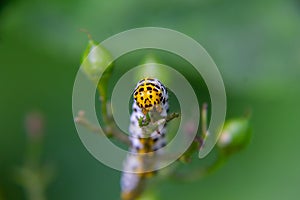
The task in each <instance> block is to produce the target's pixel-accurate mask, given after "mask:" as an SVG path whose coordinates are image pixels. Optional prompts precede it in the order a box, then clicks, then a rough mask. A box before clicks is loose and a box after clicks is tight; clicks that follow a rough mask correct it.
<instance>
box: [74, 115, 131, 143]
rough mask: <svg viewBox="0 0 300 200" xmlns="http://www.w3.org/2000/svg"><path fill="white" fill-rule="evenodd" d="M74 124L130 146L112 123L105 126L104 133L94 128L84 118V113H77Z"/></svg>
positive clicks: (127, 139) (128, 141)
mask: <svg viewBox="0 0 300 200" xmlns="http://www.w3.org/2000/svg"><path fill="white" fill-rule="evenodd" d="M75 122H76V123H78V124H80V125H82V126H84V127H85V128H87V129H88V130H90V131H91V132H94V133H98V134H100V133H102V132H103V133H104V135H106V136H107V137H114V138H116V139H118V140H120V141H121V142H123V143H124V144H126V145H130V144H131V142H130V140H129V138H128V136H127V135H125V134H123V132H121V131H120V130H119V129H118V128H117V127H116V126H115V125H114V123H112V122H111V123H110V124H109V125H107V126H106V127H105V130H104V131H101V129H100V128H99V127H97V126H95V125H94V124H92V123H91V122H90V121H89V120H88V119H86V117H85V113H84V111H82V110H81V111H79V112H78V115H77V117H76V118H75Z"/></svg>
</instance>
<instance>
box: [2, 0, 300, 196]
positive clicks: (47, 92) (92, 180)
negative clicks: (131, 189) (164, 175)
mask: <svg viewBox="0 0 300 200" xmlns="http://www.w3.org/2000/svg"><path fill="white" fill-rule="evenodd" d="M0 9H1V10H0V58H1V59H0V60H1V63H0V66H1V67H0V81H1V84H0V91H1V95H0V102H1V103H0V111H1V115H0V199H26V198H25V195H24V191H23V189H22V187H20V186H19V185H18V184H16V182H15V180H14V179H15V178H14V176H15V175H14V169H15V168H16V167H18V166H22V164H23V163H24V159H25V157H24V152H25V150H26V143H27V136H26V131H25V129H24V118H25V116H26V114H27V113H28V112H32V111H39V112H41V113H42V114H43V115H44V118H45V136H44V137H45V138H44V139H45V140H44V145H43V154H42V162H44V163H48V162H49V163H53V165H54V166H55V169H56V175H55V178H54V180H53V182H52V183H51V184H50V185H49V187H48V188H47V191H46V194H47V198H48V199H118V198H119V178H120V172H117V171H115V170H113V169H110V168H108V167H106V166H104V165H103V164H101V163H100V162H98V161H97V160H96V159H94V158H93V157H92V156H91V155H90V154H89V153H88V151H87V150H86V149H85V147H84V146H83V145H82V143H81V141H80V139H79V137H78V135H77V133H76V130H75V127H74V122H73V117H72V111H71V108H72V101H71V100H72V87H73V81H74V78H75V75H76V72H77V70H78V68H79V66H80V58H81V55H82V53H83V51H84V49H85V47H86V45H87V37H86V35H85V34H83V33H81V32H80V31H79V29H80V28H86V29H88V30H89V31H90V32H91V34H92V35H93V37H94V39H95V40H98V41H102V40H104V39H106V38H107V37H109V36H111V35H113V34H116V33H118V32H120V31H124V30H127V29H130V28H136V27H144V26H159V27H166V28H171V29H174V30H177V31H180V32H183V33H185V34H187V35H189V36H191V37H193V38H194V39H196V40H197V41H198V42H199V43H201V44H202V45H203V46H204V47H205V48H206V50H207V51H208V52H209V54H210V55H211V56H212V58H213V59H214V61H215V62H216V64H217V65H218V67H219V70H220V72H221V74H222V76H223V79H224V83H225V86H226V90H227V98H228V108H227V109H228V111H227V116H228V117H235V116H240V115H242V114H243V113H244V111H245V109H251V110H252V113H253V114H252V119H251V123H252V128H253V138H252V141H251V144H250V145H249V146H248V148H247V149H246V150H244V151H242V152H240V153H238V154H236V155H234V156H233V157H232V158H231V159H230V160H229V162H228V163H227V164H226V165H225V166H224V167H223V168H221V169H220V170H219V171H218V172H217V173H214V174H213V175H211V176H208V177H205V178H204V179H202V180H199V181H197V182H193V183H189V184H180V183H176V182H172V181H165V182H161V183H160V184H159V185H157V188H158V189H159V195H160V197H161V199H206V200H207V199H230V200H232V199H244V200H248V199H249V200H250V199H251V200H252V199H263V200H266V199H270V200H271V199H272V200H274V199H278V200H279V199H299V198H300V190H299V186H300V159H299V147H298V146H299V141H300V134H299V131H298V126H299V119H300V106H299V103H300V86H299V80H300V1H297V0H273V1H272V0H265V1H261V0H254V1H238V0H230V1H221V0H212V1H209V0H202V1H196V0H187V1H179V0H176V1H172V2H171V1H159V0H152V1H138V0H128V1H121V0H120V1H98V0H86V1H83V0H77V1H71V0H63V1H61V0H52V1H50V0H45V1H37V0H28V1H20V0H12V1H9V0H7V1H1V7H0ZM174 42H176V41H174ZM141 60H142V59H141Z"/></svg>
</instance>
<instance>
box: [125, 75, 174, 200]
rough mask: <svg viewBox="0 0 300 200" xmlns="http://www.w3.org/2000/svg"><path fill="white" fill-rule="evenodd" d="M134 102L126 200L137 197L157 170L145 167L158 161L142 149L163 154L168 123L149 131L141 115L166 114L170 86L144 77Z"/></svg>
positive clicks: (126, 171)
mask: <svg viewBox="0 0 300 200" xmlns="http://www.w3.org/2000/svg"><path fill="white" fill-rule="evenodd" d="M133 98H134V102H133V105H132V114H131V117H130V125H129V132H130V136H129V138H130V141H131V147H130V149H129V151H130V152H132V153H135V154H128V156H127V158H126V160H125V161H124V167H123V169H124V170H123V171H124V172H123V174H122V177H121V197H122V199H123V200H130V199H134V198H135V197H136V196H138V195H139V191H141V189H140V188H139V187H142V186H143V181H144V179H145V178H146V177H151V176H152V175H153V173H154V172H153V171H150V172H147V171H145V169H147V168H148V169H149V168H153V166H154V165H155V164H156V163H155V161H153V159H152V160H151V159H150V162H149V160H144V159H142V158H141V156H139V155H138V153H150V152H152V153H153V155H158V154H162V153H163V152H162V149H161V148H162V147H164V146H165V145H166V142H167V141H166V123H162V124H159V125H158V126H157V128H156V129H155V130H154V131H151V132H150V134H149V133H148V134H146V133H145V130H144V129H142V128H141V127H140V126H139V119H140V118H141V117H142V118H145V117H146V115H148V114H149V115H150V116H151V118H152V119H153V118H154V119H155V118H158V119H159V118H166V117H167V113H168V111H169V104H168V91H167V89H166V87H165V86H164V85H163V84H162V83H161V82H160V81H159V80H157V79H155V78H145V79H142V80H140V81H139V82H138V83H137V85H136V87H135V89H134V92H133Z"/></svg>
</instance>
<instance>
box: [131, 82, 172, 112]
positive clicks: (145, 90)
mask: <svg viewBox="0 0 300 200" xmlns="http://www.w3.org/2000/svg"><path fill="white" fill-rule="evenodd" d="M166 93H167V90H166V88H165V86H164V85H163V84H162V83H161V82H160V81H159V80H157V79H154V78H145V79H142V80H140V81H139V82H138V84H137V86H136V88H135V90H134V92H133V98H134V101H135V102H136V104H137V105H138V106H139V107H140V108H141V109H142V112H143V114H147V113H148V112H149V111H150V110H152V109H153V108H154V107H155V108H156V109H157V110H158V111H159V110H160V108H161V103H165V101H166V99H165V96H166Z"/></svg>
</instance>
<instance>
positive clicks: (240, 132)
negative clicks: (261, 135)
mask: <svg viewBox="0 0 300 200" xmlns="http://www.w3.org/2000/svg"><path fill="white" fill-rule="evenodd" d="M251 135H252V131H251V128H250V124H249V119H248V118H237V119H231V120H228V121H226V122H225V125H224V128H223V130H222V133H221V135H220V138H219V140H218V143H217V145H218V148H219V149H220V150H221V151H222V152H223V153H225V154H227V155H229V154H232V153H234V152H237V151H239V150H241V149H243V148H245V147H246V146H247V144H248V143H249V142H250V140H251Z"/></svg>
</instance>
